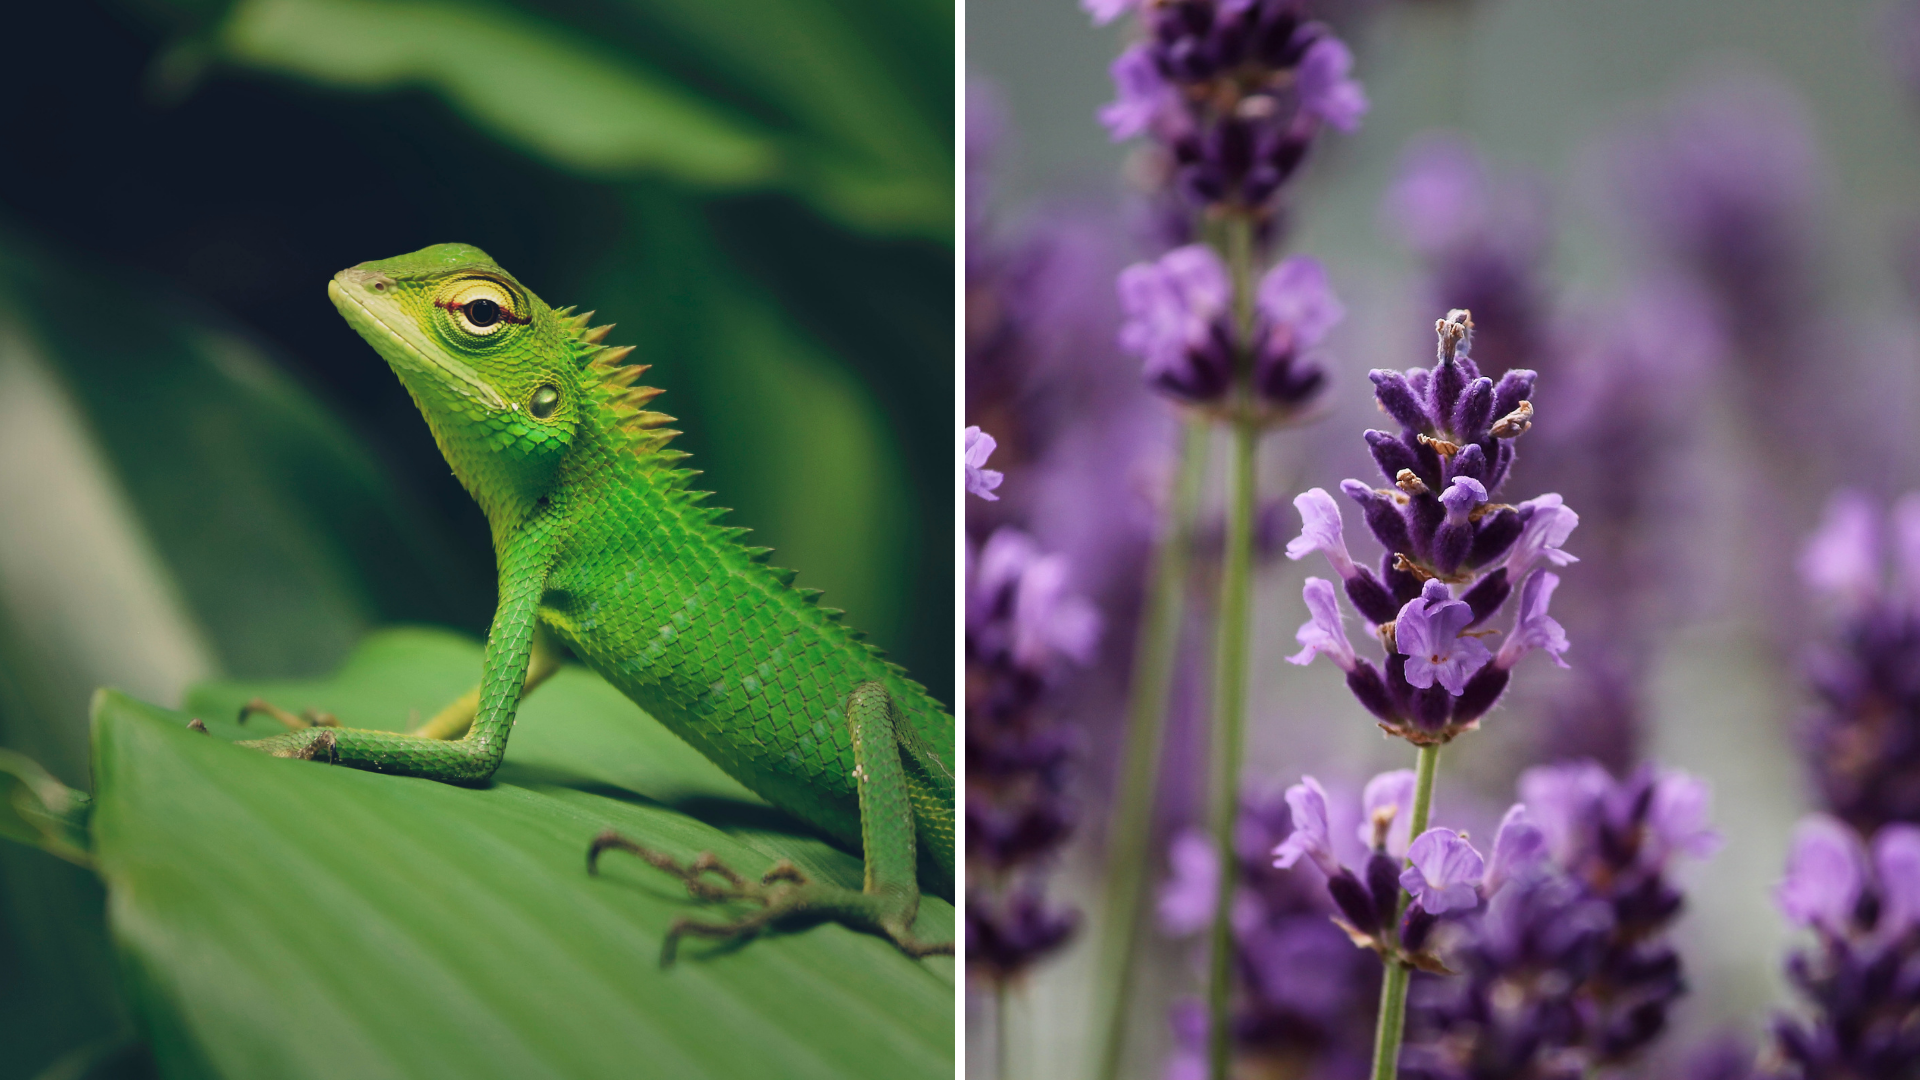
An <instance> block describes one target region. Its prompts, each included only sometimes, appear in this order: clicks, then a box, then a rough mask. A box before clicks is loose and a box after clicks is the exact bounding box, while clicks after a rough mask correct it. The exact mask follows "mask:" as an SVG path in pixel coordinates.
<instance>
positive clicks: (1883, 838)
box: [1772, 814, 1920, 1078]
mask: <svg viewBox="0 0 1920 1080" xmlns="http://www.w3.org/2000/svg"><path fill="white" fill-rule="evenodd" d="M1776 898H1777V899H1778V901H1779V903H1780V908H1781V910H1782V911H1783V912H1784V913H1785V914H1786V916H1787V918H1788V919H1789V920H1791V921H1792V922H1793V923H1795V924H1796V925H1799V926H1803V927H1807V928H1809V929H1811V930H1813V931H1814V942H1813V943H1812V944H1811V945H1809V946H1808V947H1806V948H1803V949H1801V950H1799V951H1797V952H1795V953H1794V954H1793V956H1792V957H1790V958H1789V960H1788V962H1787V978H1788V980H1789V981H1791V982H1792V983H1793V985H1794V987H1795V989H1797V990H1798V991H1799V992H1800V994H1801V995H1802V996H1803V997H1804V998H1805V999H1806V1000H1807V1002H1808V1003H1809V1004H1810V1005H1811V1006H1812V1015H1811V1016H1810V1017H1806V1018H1801V1017H1790V1016H1781V1017H1778V1018H1776V1019H1775V1021H1774V1025H1773V1032H1772V1035H1773V1057H1774V1058H1775V1059H1776V1060H1778V1061H1779V1063H1780V1065H1781V1068H1780V1069H1779V1073H1780V1075H1782V1076H1789V1077H1808V1078H1811V1077H1824V1076H1861V1077H1869V1076H1870V1077H1910V1076H1912V1075H1914V1069H1915V1066H1916V1063H1920V825H1914V824H1910V823H1907V822H1896V823H1893V824H1889V825H1884V826H1882V827H1881V828H1880V829H1879V830H1878V831H1877V832H1875V833H1874V834H1873V837H1872V842H1871V843H1867V842H1865V841H1863V839H1862V835H1861V834H1860V833H1859V832H1857V831H1855V829H1854V828H1853V827H1852V826H1850V825H1847V824H1846V823H1845V822H1842V821H1840V820H1839V819H1837V818H1834V817H1830V816H1827V815H1825V814H1815V815H1812V816H1810V817H1808V818H1806V819H1804V820H1802V821H1801V822H1800V824H1799V826H1798V827H1797V828H1795V830H1794V835H1793V843H1792V847H1791V849H1790V851H1789V853H1788V856H1787V876H1786V878H1785V880H1783V881H1782V882H1781V883H1780V887H1779V890H1778V892H1777V893H1776Z"/></svg>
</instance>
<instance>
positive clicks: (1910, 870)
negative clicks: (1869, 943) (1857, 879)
mask: <svg viewBox="0 0 1920 1080" xmlns="http://www.w3.org/2000/svg"><path fill="white" fill-rule="evenodd" d="M1873 871H1874V877H1875V878H1876V879H1878V881H1879V884H1880V917H1879V919H1878V920H1877V921H1876V922H1875V923H1874V927H1873V932H1874V935H1875V936H1876V937H1878V938H1881V939H1882V940H1891V941H1897V940H1900V939H1902V938H1905V937H1906V936H1907V935H1908V934H1910V933H1912V931H1913V930H1914V928H1915V927H1917V926H1920V825H1909V824H1907V823H1905V822H1899V823H1896V824H1892V825H1887V826H1884V827H1882V828H1881V830H1880V831H1879V832H1877V833H1875V834H1874V836H1873Z"/></svg>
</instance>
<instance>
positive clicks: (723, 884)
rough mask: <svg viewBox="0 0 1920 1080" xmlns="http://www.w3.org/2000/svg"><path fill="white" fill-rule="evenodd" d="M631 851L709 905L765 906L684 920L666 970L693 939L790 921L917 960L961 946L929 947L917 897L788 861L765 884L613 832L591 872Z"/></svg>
mask: <svg viewBox="0 0 1920 1080" xmlns="http://www.w3.org/2000/svg"><path fill="white" fill-rule="evenodd" d="M615 850H617V851H624V852H627V853H628V854H631V855H637V856H639V857H640V858H641V859H644V860H646V862H647V863H648V864H649V865H651V866H652V867H654V868H655V869H656V870H660V871H662V872H664V873H668V874H672V875H673V876H674V877H677V878H679V879H680V880H681V882H682V883H684V884H685V885H686V887H687V893H688V894H689V895H690V896H692V897H693V898H694V899H695V900H699V901H702V902H705V903H722V902H727V901H744V902H747V903H753V904H758V905H760V910H758V911H755V912H753V913H751V914H749V915H744V916H742V917H740V918H738V919H735V920H734V921H732V922H729V923H709V922H701V921H700V920H697V919H691V918H687V917H686V916H681V917H680V918H677V919H675V920H674V921H673V925H672V926H670V927H668V928H667V936H666V939H665V940H663V941H662V942H661V943H660V966H661V967H671V966H672V965H673V960H674V956H675V954H676V952H677V950H678V948H679V943H680V939H681V938H682V937H686V936H689V935H691V936H694V937H704V938H717V939H722V940H740V939H745V938H750V937H753V936H755V935H757V934H759V933H760V932H761V931H762V930H764V929H766V928H767V927H769V926H772V925H774V924H776V923H779V922H782V921H784V920H787V919H800V918H807V919H819V920H828V921H832V922H839V923H844V924H846V925H848V926H851V927H854V928H856V929H860V930H867V931H870V932H873V933H877V934H880V935H882V936H884V937H886V938H887V939H888V940H890V941H892V942H893V943H894V944H895V945H897V946H899V948H900V950H901V951H902V952H904V953H906V954H907V955H909V956H913V957H921V956H932V955H934V954H948V955H951V954H952V952H953V942H951V941H947V942H925V941H921V940H920V939H919V938H916V937H915V936H914V935H913V931H912V929H911V927H912V926H913V918H914V914H915V912H916V911H917V909H918V908H919V906H920V905H919V898H918V897H917V896H903V895H889V894H874V893H865V892H857V891H855V890H853V889H843V888H840V887H838V886H834V885H826V884H823V883H821V882H816V881H813V880H811V879H809V878H808V877H807V875H806V874H804V873H802V872H801V871H800V869H799V868H798V867H796V866H794V865H793V863H791V862H789V861H787V860H786V859H781V860H780V861H779V862H777V863H775V864H774V865H773V867H772V869H770V870H768V871H767V872H766V873H765V874H763V875H761V877H760V880H759V881H752V880H749V879H747V878H746V877H743V876H741V875H740V874H739V873H737V872H736V871H734V870H733V869H732V868H731V867H729V866H727V864H726V863H724V862H722V861H720V859H719V858H718V857H717V856H715V855H714V854H713V853H712V852H710V851H703V852H701V853H700V854H699V855H698V856H697V857H695V858H694V860H693V861H692V862H690V863H688V864H687V865H685V866H682V865H680V863H679V862H678V861H677V860H675V859H674V858H673V856H671V855H668V854H666V853H664V852H659V851H655V850H653V849H652V848H649V847H645V846H643V845H641V844H636V843H634V842H633V841H631V840H629V839H627V838H626V837H624V836H621V835H620V834H619V833H617V832H614V831H613V830H612V829H608V830H607V831H606V832H603V833H601V834H600V835H599V836H596V837H594V838H593V844H592V845H591V846H590V847H588V849H587V872H588V873H596V872H598V869H597V868H598V865H599V861H600V855H601V853H602V852H606V851H615Z"/></svg>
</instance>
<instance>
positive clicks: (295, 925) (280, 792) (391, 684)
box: [93, 630, 954, 1078]
mask: <svg viewBox="0 0 1920 1080" xmlns="http://www.w3.org/2000/svg"><path fill="white" fill-rule="evenodd" d="M479 658H480V650H479V647H478V646H477V645H475V644H473V643H471V642H465V641H461V640H459V639H456V638H453V637H452V636H451V635H447V634H444V633H440V632H436V631H425V630H396V631H388V632H384V633H381V634H378V635H375V636H373V637H371V638H369V639H368V640H367V641H366V642H365V643H364V644H363V645H362V646H361V648H360V649H358V650H357V651H356V652H355V654H354V656H353V658H352V659H351V660H350V661H349V663H348V664H347V666H346V667H345V668H343V669H342V671H341V672H340V673H339V675H338V676H337V677H336V678H334V679H331V680H326V681H323V682H312V683H299V684H292V683H288V684H274V685H270V686H269V685H261V684H255V685H241V684H219V685H210V686H205V687H201V688H198V689H196V690H195V691H194V692H193V693H192V694H191V695H190V697H189V706H190V708H191V709H193V710H195V711H198V712H201V713H203V715H204V719H205V721H206V723H207V726H208V727H209V729H210V730H211V731H212V732H213V733H214V735H215V736H216V737H213V738H209V737H207V736H205V735H200V734H197V733H195V732H192V731H189V730H188V729H187V728H186V726H185V724H186V717H185V715H183V714H176V713H171V712H168V711H167V710H163V709H159V708H157V707H154V706H151V705H147V704H144V703H142V702H139V701H136V700H134V699H131V698H128V697H126V696H124V695H120V694H117V693H113V692H104V691H103V692H102V693H101V694H100V695H99V696H98V698H97V699H96V703H95V709H94V739H95V741H94V747H95V777H96V785H97V790H96V795H95V798H96V809H95V813H94V817H93V833H94V853H95V859H96V864H97V865H98V866H99V868H100V872H101V874H102V876H103V877H104V878H105V880H106V882H107V884H108V889H109V896H110V916H111V921H112V927H113V931H114V934H115V937H116V939H117V941H118V942H119V944H120V946H121V948H122V949H123V951H124V952H125V954H126V956H127V957H128V960H129V965H128V966H129V969H130V971H131V972H132V977H131V979H130V982H131V983H132V985H133V986H134V988H135V990H134V998H135V1002H136V1008H137V1009H138V1010H139V1011H140V1012H142V1013H143V1014H144V1015H145V1018H146V1020H147V1030H149V1031H150V1032H152V1033H153V1042H154V1046H155V1052H156V1054H157V1056H158V1057H159V1059H160V1063H161V1068H162V1071H163V1072H165V1073H168V1074H171V1075H203V1074H210V1075H222V1076H235V1077H238V1076H274V1077H304V1076H356V1077H403V1076H423V1075H447V1076H462V1077H490V1076H500V1077H539V1076H555V1077H561V1076H564V1077H598V1076H606V1077H629V1076H633V1075H636V1074H639V1073H644V1074H647V1075H659V1076H674V1077H705V1076H713V1077H738V1076H781V1077H822V1078H825V1077H848V1076H872V1077H922V1076H924V1077H933V1076H942V1077H944V1076H950V1075H952V1070H953V1063H952V1045H953V1013H952V1006H953V994H954V983H953V962H952V960H951V959H947V958H941V959H936V960H931V961H914V960H910V959H908V958H907V957H905V956H904V955H902V954H901V953H900V952H898V951H897V950H895V949H894V948H893V947H892V946H891V945H889V944H888V943H886V942H885V941H883V940H881V939H879V938H876V937H873V936H870V935H865V934H858V933H854V932H852V931H850V930H847V929H846V928H844V927H841V926H838V925H832V924H827V925H819V926H812V927H807V928H804V929H797V930H794V931H792V932H782V933H776V934H772V935H769V936H765V937H762V938H759V939H756V940H753V941H750V942H746V943H744V944H740V945H690V946H688V947H685V948H683V949H682V951H681V960H680V962H679V964H678V965H677V966H675V967H673V968H670V969H661V968H660V967H659V966H658V965H657V957H658V954H659V948H660V942H661V940H662V937H663V935H664V934H665V932H666V929H667V927H668V925H669V924H670V923H671V922H672V920H673V919H674V918H675V917H676V916H679V915H683V914H689V913H693V914H695V915H696V917H704V918H708V919H717V918H721V917H724V916H725V914H727V913H726V912H723V911H712V910H704V911H703V910H702V906H701V905H697V904H695V903H693V902H692V901H690V900H689V899H688V898H687V896H686V894H685V891H684V889H683V888H682V887H681V886H680V885H679V883H678V882H677V881H675V880H674V879H672V878H670V877H668V876H666V875H664V874H662V873H660V872H658V871H655V870H653V869H652V868H651V867H648V866H646V865H645V864H643V863H640V862H638V861H636V860H624V859H616V858H612V857H610V858H609V859H608V860H607V861H606V862H605V863H604V864H603V873H602V875H601V876H598V877H591V876H588V874H587V873H586V871H585V866H584V854H585V851H586V845H587V843H588V841H589V840H590V839H591V838H592V837H593V836H594V835H595V834H596V833H598V832H599V831H600V830H602V829H604V828H609V827H611V828H615V829H618V830H620V831H621V832H623V833H626V834H627V835H628V836H631V837H633V838H634V839H636V840H639V841H640V842H642V843H645V844H649V845H651V846H655V847H658V848H661V849H663V850H666V851H668V852H670V853H672V854H674V855H676V856H679V857H682V858H688V857H692V856H693V855H695V854H697V853H698V852H700V851H703V850H711V851H713V852H715V853H716V854H717V855H719V856H720V857H721V858H722V859H725V860H727V861H728V862H729V863H731V864H732V865H734V866H736V867H739V868H741V869H743V870H747V871H758V870H759V869H760V868H761V867H763V866H765V865H767V864H769V863H771V862H773V861H775V860H776V859H778V858H783V857H784V858H790V859H792V860H793V861H794V862H795V863H796V864H797V865H799V866H800V867H801V868H802V869H803V870H804V871H806V872H807V873H809V874H811V875H816V876H819V877H821V878H823V879H826V880H831V881H835V882H837V883H840V884H845V885H849V886H855V887H857V885H858V883H859V881H860V865H859V861H858V859H856V858H855V857H854V856H852V855H850V854H848V853H846V852H842V851H838V850H836V849H834V848H832V847H830V846H828V845H826V844H824V843H822V842H821V841H819V840H817V839H814V838H812V837H810V836H808V835H806V834H805V833H804V832H803V831H802V830H801V829H800V828H799V827H798V826H797V825H795V824H794V823H793V822H792V821H791V820H790V819H787V818H785V817H784V816H782V815H779V814H778V813H776V812H775V811H773V810H771V809H769V808H767V807H765V806H763V805H760V804H758V803H756V802H754V801H751V799H750V797H748V796H745V795H744V793H743V792H741V790H740V789H739V788H738V787H737V786H736V785H733V783H732V781H731V780H728V779H727V778H726V777H725V776H724V775H721V774H719V773H718V771H717V770H716V769H714V768H713V766H712V765H711V764H709V763H707V762H706V761H705V760H704V759H703V758H700V757H699V755H697V754H695V753H694V752H693V751H692V750H691V749H690V748H687V747H685V746H684V745H679V744H678V743H677V740H675V739H674V737H673V736H672V735H671V734H670V733H667V732H666V731H665V729H663V728H661V727H659V725H658V724H657V723H655V722H653V721H652V720H651V719H650V718H648V717H647V716H646V715H645V713H643V712H642V711H640V710H639V709H638V708H637V707H635V706H634V705H632V704H631V703H630V702H627V701H626V699H625V698H624V697H622V696H621V695H619V694H618V693H617V692H614V691H613V690H611V688H609V687H607V686H605V684H603V683H600V682H599V681H598V680H597V679H596V678H594V677H593V676H592V675H590V674H588V673H586V672H584V671H580V670H578V669H568V670H566V671H564V672H562V673H561V674H560V675H559V676H556V678H555V679H554V680H553V681H552V682H551V683H549V684H548V685H547V686H544V687H542V688H541V689H540V690H539V691H538V692H537V693H535V694H534V695H533V696H532V697H531V698H530V699H529V700H528V702H527V703H526V707H525V708H524V709H523V711H522V714H521V719H520V720H519V722H518V723H517V725H516V728H515V735H514V739H513V742H512V745H511V747H510V748H509V752H508V766H507V767H506V768H503V770H502V773H501V775H500V777H499V778H497V779H496V781H495V783H493V784H492V785H491V786H489V787H486V788H481V789H467V788H458V787H453V786H450V785H446V784H439V783H434V782H432V781H426V780H416V779H411V778H407V777H393V776H381V775H377V774H373V773H366V772H358V771H355V770H350V769H340V768H328V767H325V766H320V765H315V764H312V763H308V762H295V761H282V760H278V759H273V758H268V757H265V756H263V755H260V754H258V753H255V752H253V751H249V750H245V749H242V748H239V747H234V746H229V745H226V744H225V743H224V741H223V739H222V738H221V737H219V736H222V735H228V736H231V735H239V734H242V731H243V729H242V728H241V727H240V725H239V724H237V723H236V722H235V721H234V720H233V719H232V717H231V712H230V710H232V709H237V706H238V703H239V702H240V701H243V700H245V699H246V698H247V697H250V696H252V695H253V694H255V693H257V692H261V691H271V692H272V693H274V694H276V695H279V696H280V699H281V701H282V702H283V703H284V704H286V705H287V706H289V707H293V708H302V707H315V708H321V709H325V710H327V711H331V712H334V713H335V714H336V715H337V716H339V717H340V719H341V720H342V722H344V723H354V724H368V725H377V726H385V727H401V726H404V725H405V723H406V722H407V720H408V718H409V713H412V712H415V711H418V712H419V713H421V714H425V713H427V712H429V711H430V710H433V709H437V708H438V707H439V705H440V704H442V703H444V699H445V698H446V697H449V696H451V694H452V693H455V692H458V691H459V690H461V689H464V688H465V687H467V686H469V685H471V684H472V682H473V681H474V680H475V679H476V678H477V676H478V674H479V670H480V659H479ZM259 722H260V721H258V720H255V721H253V722H251V724H250V725H249V726H250V727H251V726H253V725H257V724H258V723H259ZM253 734H258V732H257V731H256V732H253ZM952 921H953V911H952V908H951V906H949V905H947V904H945V903H943V902H940V901H938V900H932V899H929V900H928V901H927V902H926V903H925V905H924V907H923V910H922V916H921V921H920V924H919V932H920V933H923V934H926V935H931V936H936V937H939V936H951V933H952Z"/></svg>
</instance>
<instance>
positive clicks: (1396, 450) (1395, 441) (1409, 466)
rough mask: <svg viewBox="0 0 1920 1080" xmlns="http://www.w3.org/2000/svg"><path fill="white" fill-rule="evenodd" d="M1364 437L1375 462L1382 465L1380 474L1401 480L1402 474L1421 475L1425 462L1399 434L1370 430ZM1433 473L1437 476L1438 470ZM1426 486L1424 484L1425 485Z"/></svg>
mask: <svg viewBox="0 0 1920 1080" xmlns="http://www.w3.org/2000/svg"><path fill="white" fill-rule="evenodd" d="M1363 438H1365V439H1366V440H1367V449H1368V450H1369V451H1371V452H1372V454H1373V463H1374V464H1375V465H1378V466H1379V467H1380V474H1381V475H1382V476H1385V477H1386V478H1387V479H1388V480H1392V481H1394V482H1396V483H1398V482H1399V477H1400V474H1401V473H1403V472H1410V473H1412V474H1414V476H1415V477H1419V476H1420V475H1421V473H1422V470H1423V465H1424V463H1423V462H1422V461H1421V460H1420V458H1419V457H1418V456H1416V455H1415V454H1414V452H1413V451H1412V450H1409V449H1407V445H1406V444H1405V443H1403V442H1401V441H1400V439H1399V437H1398V436H1395V435H1389V434H1387V433H1386V432H1384V431H1368V432H1367V433H1366V434H1365V435H1364V436H1363ZM1433 474H1434V475H1435V476H1436V477H1437V476H1438V471H1437V470H1434V472H1433ZM1423 486H1424V485H1423Z"/></svg>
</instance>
